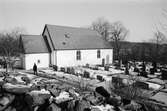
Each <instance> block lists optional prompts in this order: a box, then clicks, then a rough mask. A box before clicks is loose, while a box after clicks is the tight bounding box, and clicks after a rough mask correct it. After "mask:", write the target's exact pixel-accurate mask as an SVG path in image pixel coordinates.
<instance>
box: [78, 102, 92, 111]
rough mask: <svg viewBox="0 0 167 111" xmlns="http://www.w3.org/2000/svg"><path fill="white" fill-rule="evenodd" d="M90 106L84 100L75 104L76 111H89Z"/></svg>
mask: <svg viewBox="0 0 167 111" xmlns="http://www.w3.org/2000/svg"><path fill="white" fill-rule="evenodd" d="M90 107H91V105H90V103H89V102H88V101H86V100H79V101H77V102H76V111H85V110H88V109H90Z"/></svg>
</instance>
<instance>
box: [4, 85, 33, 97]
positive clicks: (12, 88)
mask: <svg viewBox="0 0 167 111" xmlns="http://www.w3.org/2000/svg"><path fill="white" fill-rule="evenodd" d="M2 88H3V89H5V90H6V91H7V92H11V93H16V94H22V93H26V92H29V91H30V90H31V87H30V86H27V85H21V84H11V83H5V84H4V85H3V86H2Z"/></svg>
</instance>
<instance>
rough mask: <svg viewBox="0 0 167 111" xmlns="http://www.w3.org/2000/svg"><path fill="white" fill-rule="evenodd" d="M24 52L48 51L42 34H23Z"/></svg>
mask: <svg viewBox="0 0 167 111" xmlns="http://www.w3.org/2000/svg"><path fill="white" fill-rule="evenodd" d="M21 41H22V45H23V50H24V53H48V48H47V45H46V43H45V41H44V39H43V36H42V35H21Z"/></svg>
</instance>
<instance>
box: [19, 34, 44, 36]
mask: <svg viewBox="0 0 167 111" xmlns="http://www.w3.org/2000/svg"><path fill="white" fill-rule="evenodd" d="M20 36H42V35H35V34H21V35H20Z"/></svg>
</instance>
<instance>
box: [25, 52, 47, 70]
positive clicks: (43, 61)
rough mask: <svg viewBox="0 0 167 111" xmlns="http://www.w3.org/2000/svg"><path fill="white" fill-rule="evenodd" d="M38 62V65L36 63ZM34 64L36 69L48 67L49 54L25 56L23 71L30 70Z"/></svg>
mask: <svg viewBox="0 0 167 111" xmlns="http://www.w3.org/2000/svg"><path fill="white" fill-rule="evenodd" d="M38 60H39V61H40V63H38ZM34 63H36V64H37V67H38V68H45V67H49V53H38V54H25V63H24V64H25V67H24V68H25V69H26V70H27V69H32V68H33V65H34Z"/></svg>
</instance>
